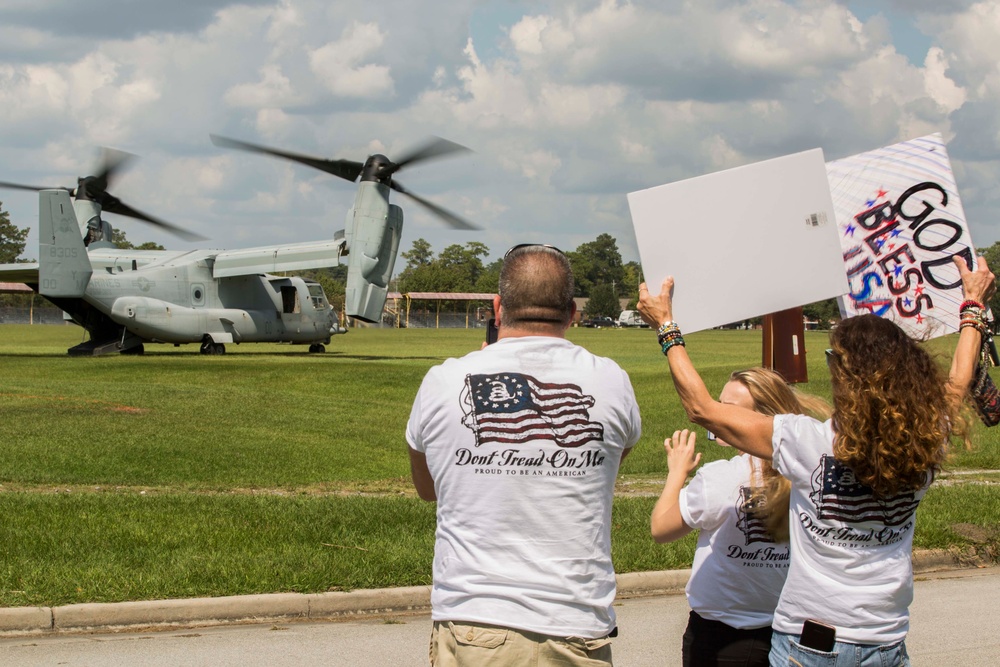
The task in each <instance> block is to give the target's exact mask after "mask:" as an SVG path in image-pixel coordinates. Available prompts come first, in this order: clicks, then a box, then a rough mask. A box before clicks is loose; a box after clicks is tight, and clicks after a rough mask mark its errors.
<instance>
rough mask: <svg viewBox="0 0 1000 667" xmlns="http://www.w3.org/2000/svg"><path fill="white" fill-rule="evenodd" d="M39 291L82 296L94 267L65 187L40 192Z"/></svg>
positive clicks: (52, 295)
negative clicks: (63, 188) (91, 264)
mask: <svg viewBox="0 0 1000 667" xmlns="http://www.w3.org/2000/svg"><path fill="white" fill-rule="evenodd" d="M38 236H39V241H38V293H39V294H41V295H42V296H51V297H81V296H83V294H84V292H85V291H86V289H87V284H88V283H89V282H90V276H91V275H92V274H93V269H92V268H91V266H90V257H89V255H87V247H86V246H85V245H84V244H83V237H82V236H81V235H80V226H79V225H78V224H77V220H76V213H75V212H74V209H73V202H72V201H70V198H69V193H68V192H66V191H65V190H42V191H41V192H39V193H38Z"/></svg>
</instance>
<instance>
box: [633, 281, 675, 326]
mask: <svg viewBox="0 0 1000 667" xmlns="http://www.w3.org/2000/svg"><path fill="white" fill-rule="evenodd" d="M673 295H674V277H673V276H667V277H666V278H664V279H663V285H662V286H660V293H659V294H657V295H656V296H653V295H652V294H650V293H649V288H648V287H647V286H646V283H642V284H641V285H639V305H638V306H637V308H638V309H639V314H640V315H642V319H643V321H644V322H645V323H646V324H648V325H649V326H651V327H652V328H653V329H659V328H660V325H661V324H663V323H665V322H673V320H674V303H673Z"/></svg>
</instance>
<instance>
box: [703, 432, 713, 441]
mask: <svg viewBox="0 0 1000 667" xmlns="http://www.w3.org/2000/svg"><path fill="white" fill-rule="evenodd" d="M705 439H706V440H715V434H714V433H712V432H711V431H705Z"/></svg>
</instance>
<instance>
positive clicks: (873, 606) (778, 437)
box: [639, 257, 995, 667]
mask: <svg viewBox="0 0 1000 667" xmlns="http://www.w3.org/2000/svg"><path fill="white" fill-rule="evenodd" d="M956 265H957V266H958V269H959V273H960V274H961V278H962V293H963V296H964V298H965V299H966V302H965V303H964V304H963V307H962V311H963V315H962V320H963V321H962V327H961V329H960V333H959V340H958V345H957V347H956V350H955V357H954V360H953V362H952V366H951V371H950V375H949V376H947V377H946V376H945V374H944V373H943V372H942V371H941V370H939V369H938V368H937V366H936V365H935V364H934V362H933V360H932V359H931V358H930V356H929V355H928V353H927V352H926V351H925V350H924V349H923V348H922V347H921V346H920V345H917V344H915V343H914V342H913V341H912V340H911V339H909V337H908V336H907V335H906V333H905V332H903V331H902V330H901V329H900V328H899V327H897V326H896V325H895V324H893V323H892V322H890V321H889V320H886V319H881V318H878V317H875V316H872V315H862V316H858V317H854V318H851V319H848V320H845V321H843V322H841V324H840V325H839V326H838V327H837V329H836V330H835V331H834V333H833V334H832V335H831V342H832V350H831V352H830V354H829V362H830V377H831V383H832V385H833V416H832V418H831V419H830V420H828V421H825V422H821V421H819V420H816V419H814V418H812V417H808V416H803V415H793V414H782V415H777V416H775V417H767V416H764V415H761V414H759V413H757V412H754V411H753V410H748V409H746V408H743V407H740V406H737V405H731V404H726V403H720V402H718V401H715V400H713V399H712V397H711V395H709V393H708V390H707V389H706V388H705V384H704V382H702V380H701V377H700V376H699V375H698V373H697V371H696V370H695V369H694V366H693V365H692V364H691V360H690V358H689V357H688V355H687V351H686V349H685V347H684V339H683V337H682V336H681V334H680V329H679V327H678V326H677V324H676V323H675V322H674V321H673V320H674V314H673V303H672V299H671V292H672V290H673V283H674V281H673V278H672V277H669V276H668V277H667V278H666V279H665V280H664V281H663V286H662V289H661V292H660V294H659V295H658V296H655V297H654V296H652V295H651V294H649V291H648V289H647V288H646V286H645V284H643V285H641V286H640V288H639V297H640V299H639V312H640V313H641V314H642V316H643V319H645V320H646V322H648V323H649V324H650V325H651V326H654V327H659V330H658V338H659V342H660V344H661V347H662V350H663V352H664V354H666V356H667V360H668V361H669V363H670V371H671V376H672V377H673V382H674V387H675V388H676V390H677V393H678V395H679V396H680V399H681V402H682V403H683V405H684V409H685V410H686V411H687V414H688V417H689V418H690V419H691V421H693V422H695V423H697V424H700V425H702V426H704V427H706V428H707V429H708V430H710V431H712V432H714V433H715V434H717V435H718V436H719V437H721V438H723V439H724V440H725V441H726V442H728V443H729V444H731V445H733V446H734V447H736V448H738V449H740V450H742V451H744V452H747V453H749V454H751V455H753V456H756V457H758V458H762V459H770V460H771V461H772V464H773V466H774V468H775V470H777V471H778V472H779V473H781V474H782V475H783V476H784V477H786V478H787V479H788V480H789V481H790V482H791V484H792V490H791V498H790V506H791V507H790V512H789V531H790V544H791V551H790V555H791V558H790V562H789V568H788V577H787V579H786V581H785V586H784V588H783V589H782V591H781V596H780V598H779V599H778V605H777V608H776V609H775V612H774V621H773V624H772V627H773V629H774V632H773V635H772V640H771V655H770V661H771V664H772V665H782V666H784V665H801V666H803V667H810V666H812V665H817V666H820V665H822V666H827V665H829V666H834V667H836V666H840V665H848V664H849V665H854V666H867V665H879V666H880V667H881V666H884V665H904V666H905V665H908V664H909V659H908V658H907V654H906V646H905V642H904V640H905V638H906V632H907V629H908V626H909V604H910V601H911V600H912V597H913V568H912V563H911V550H912V545H913V529H914V523H915V522H914V519H915V511H916V508H917V505H918V504H919V502H920V500H921V498H923V495H924V493H925V492H926V490H927V488H928V486H929V485H930V483H931V481H932V480H933V477H934V474H935V473H936V472H937V471H938V469H939V468H940V466H941V464H942V463H943V462H944V460H945V458H946V456H947V453H948V444H949V441H950V439H951V438H952V437H953V436H965V433H966V431H965V424H966V420H965V418H964V415H963V413H962V411H961V408H962V402H963V399H964V398H965V396H966V394H967V392H968V388H969V385H970V383H971V382H972V377H973V372H974V368H975V365H976V362H977V359H978V356H979V350H980V346H981V342H982V341H981V336H982V334H981V333H980V331H981V330H983V329H984V328H985V327H981V326H980V325H981V324H982V322H981V321H976V320H977V318H978V319H979V320H981V317H982V316H981V313H982V312H984V308H983V304H984V303H986V302H987V301H988V300H989V297H990V296H991V295H992V293H993V291H994V289H995V286H994V276H993V273H992V272H991V271H990V269H989V267H988V266H987V265H986V261H985V259H983V258H982V257H980V258H978V262H977V266H976V269H975V270H974V271H970V270H969V269H968V268H967V267H966V266H965V264H964V263H963V262H962V261H961V260H960V259H958V258H956ZM967 324H968V325H969V326H966V325H967ZM814 630H818V632H814Z"/></svg>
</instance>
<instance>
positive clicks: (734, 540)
mask: <svg viewBox="0 0 1000 667" xmlns="http://www.w3.org/2000/svg"><path fill="white" fill-rule="evenodd" d="M719 401H721V402H722V403H728V404H731V405H738V406H740V407H743V408H746V409H748V410H754V411H756V412H759V413H761V414H763V415H768V416H772V417H773V416H774V415H779V414H805V413H807V412H811V413H813V414H823V415H824V416H827V415H829V406H827V405H826V404H825V403H824V402H822V401H821V400H820V399H815V398H814V397H806V396H802V395H800V394H799V393H798V392H796V391H795V390H794V389H792V388H791V387H789V386H788V385H787V384H786V383H785V380H784V378H782V377H781V375H779V374H778V373H776V372H774V371H772V370H769V369H766V368H749V369H747V370H743V371H736V372H734V373H733V374H732V375H731V376H730V377H729V382H727V383H726V386H725V387H723V389H722V393H721V394H720V395H719ZM803 403H807V405H808V406H809V407H810V408H812V409H807V408H806V406H804V405H803ZM716 442H717V443H718V444H719V445H722V446H724V447H728V446H729V445H728V444H727V443H726V442H725V441H724V440H722V439H721V438H717V439H716ZM694 444H695V435H694V432H693V431H688V430H686V429H685V430H682V431H676V432H675V433H674V435H673V438H667V440H666V441H665V442H664V443H663V445H664V448H665V449H666V452H667V467H668V469H669V472H668V474H667V481H666V483H665V484H664V487H663V493H662V494H661V495H660V499H659V500H658V501H657V503H656V506H655V507H654V508H653V514H652V517H651V519H650V529H651V532H652V534H653V539H655V540H656V541H657V542H660V543H663V542H672V541H674V540H677V539H680V538H681V537H684V536H685V535H687V534H688V533H690V532H691V531H692V530H694V529H699V530H700V531H701V532H700V533H699V534H698V546H697V548H696V549H695V552H694V563H693V565H692V568H691V577H690V579H689V580H688V584H687V587H686V589H685V593H686V594H687V598H688V604H690V605H691V614H690V616H689V619H688V625H687V629H686V630H685V631H684V639H683V644H682V655H683V664H684V666H685V667H689V666H694V665H699V666H721V665H740V666H741V667H766V665H767V664H768V652H769V651H770V649H771V621H772V618H773V616H774V607H775V605H776V604H777V603H778V595H779V593H781V587H782V585H783V584H784V583H785V576H786V575H787V574H788V498H789V492H790V490H791V484H790V483H789V482H788V480H787V479H785V478H784V477H782V476H781V475H779V474H778V472H777V471H776V470H775V469H774V468H773V467H772V466H771V462H770V461H768V460H766V459H759V458H757V457H754V456H750V455H749V454H743V453H740V454H739V456H736V457H734V458H732V459H729V460H727V461H715V462H713V463H709V464H707V465H705V466H703V467H702V468H701V469H700V470H699V471H698V473H697V474H696V475H695V476H694V479H693V480H691V483H690V484H688V485H687V486H686V487H684V482H685V480H686V479H687V477H688V475H689V474H690V473H691V472H692V471H694V469H695V468H697V466H698V462H699V461H700V460H701V454H696V453H695V448H694ZM682 487H684V488H682Z"/></svg>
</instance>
